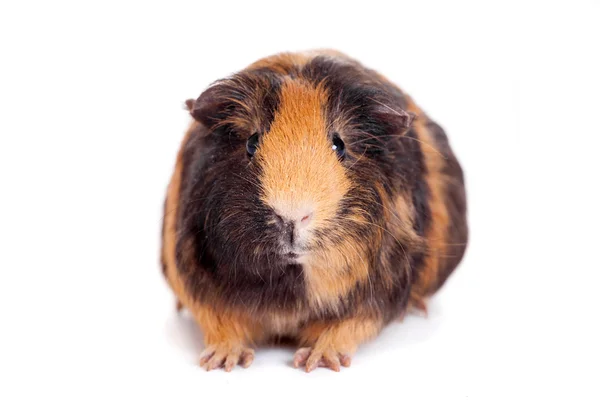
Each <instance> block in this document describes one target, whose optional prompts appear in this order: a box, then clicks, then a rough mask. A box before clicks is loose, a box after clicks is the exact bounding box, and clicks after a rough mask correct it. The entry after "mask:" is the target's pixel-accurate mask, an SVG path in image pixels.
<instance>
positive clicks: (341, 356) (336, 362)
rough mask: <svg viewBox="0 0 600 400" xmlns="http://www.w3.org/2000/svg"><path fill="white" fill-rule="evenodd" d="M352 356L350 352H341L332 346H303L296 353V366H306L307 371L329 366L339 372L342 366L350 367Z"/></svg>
mask: <svg viewBox="0 0 600 400" xmlns="http://www.w3.org/2000/svg"><path fill="white" fill-rule="evenodd" d="M351 361H352V357H351V356H350V354H348V353H340V352H338V351H336V350H335V349H334V348H332V347H320V346H316V347H314V348H312V347H302V348H300V349H298V350H297V351H296V354H294V367H295V368H298V367H300V366H305V370H306V372H310V371H313V370H315V369H316V368H317V367H327V368H329V369H332V370H334V371H336V372H339V370H340V366H344V367H349V366H350V362H351Z"/></svg>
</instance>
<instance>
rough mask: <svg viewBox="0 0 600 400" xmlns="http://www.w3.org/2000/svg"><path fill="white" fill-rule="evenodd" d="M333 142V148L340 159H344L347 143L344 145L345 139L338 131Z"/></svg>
mask: <svg viewBox="0 0 600 400" xmlns="http://www.w3.org/2000/svg"><path fill="white" fill-rule="evenodd" d="M332 142H333V144H332V145H331V149H332V150H333V151H335V152H336V153H337V155H338V157H339V158H340V159H343V158H344V155H345V154H346V145H344V141H343V140H342V139H341V138H340V136H339V135H338V134H337V133H335V134H334V135H333V140H332Z"/></svg>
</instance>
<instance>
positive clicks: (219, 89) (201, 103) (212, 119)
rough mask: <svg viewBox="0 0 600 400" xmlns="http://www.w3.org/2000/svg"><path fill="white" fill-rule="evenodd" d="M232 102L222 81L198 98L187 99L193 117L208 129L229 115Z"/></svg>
mask: <svg viewBox="0 0 600 400" xmlns="http://www.w3.org/2000/svg"><path fill="white" fill-rule="evenodd" d="M230 103H231V100H230V99H229V96H227V95H226V93H225V88H224V87H223V85H222V84H220V83H216V84H214V85H212V86H211V87H209V88H208V89H206V90H205V91H204V92H203V93H202V94H201V95H200V97H198V99H197V100H188V101H186V105H187V107H188V109H189V111H190V114H191V115H192V117H194V119H195V120H196V121H198V122H200V123H201V124H202V125H204V126H205V127H207V128H208V129H212V128H213V127H214V126H215V125H216V124H217V123H219V122H220V121H223V120H224V119H225V118H226V117H227V115H228V112H229V111H230V110H229V108H230V107H229V104H230Z"/></svg>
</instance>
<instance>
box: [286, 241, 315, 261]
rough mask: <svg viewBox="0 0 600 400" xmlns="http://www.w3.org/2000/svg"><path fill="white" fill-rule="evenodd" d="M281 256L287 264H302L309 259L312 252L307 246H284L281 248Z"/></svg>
mask: <svg viewBox="0 0 600 400" xmlns="http://www.w3.org/2000/svg"><path fill="white" fill-rule="evenodd" d="M279 254H280V256H281V257H282V258H283V259H284V260H286V261H287V262H291V263H295V264H302V262H304V261H306V260H307V259H308V256H309V255H310V251H309V249H308V248H307V247H305V246H301V245H290V244H282V245H281V246H280V248H279Z"/></svg>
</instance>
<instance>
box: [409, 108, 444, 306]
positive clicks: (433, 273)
mask: <svg viewBox="0 0 600 400" xmlns="http://www.w3.org/2000/svg"><path fill="white" fill-rule="evenodd" d="M407 100H408V111H410V112H412V113H414V114H415V115H416V116H417V117H416V118H415V121H414V123H413V127H414V130H415V132H416V133H417V137H418V139H419V141H420V145H421V151H422V152H423V157H424V160H425V166H426V168H427V172H428V173H427V176H426V181H427V185H428V186H429V190H430V196H431V197H430V200H429V207H430V209H431V219H432V221H431V224H430V225H429V229H428V230H427V232H426V237H427V243H428V249H427V255H426V257H425V259H424V262H423V264H424V265H423V269H422V270H421V273H420V275H419V276H418V277H417V280H416V282H415V284H414V285H413V290H412V293H411V299H412V302H411V303H412V304H413V306H414V307H416V308H418V309H422V308H423V305H422V298H423V297H425V296H428V295H430V294H431V292H432V291H433V290H435V287H436V286H437V283H438V282H437V281H438V275H439V270H440V268H441V267H442V266H441V260H442V259H443V258H444V257H445V254H446V241H447V238H446V236H447V232H448V224H449V222H450V217H449V215H448V209H447V207H446V204H445V202H444V198H445V191H446V185H445V179H446V178H445V175H444V174H443V168H444V158H443V156H442V155H441V154H440V152H439V151H438V150H437V146H436V144H435V141H434V139H433V137H432V136H431V133H430V132H429V130H428V129H427V128H426V126H425V125H424V120H425V119H426V116H425V114H424V113H423V112H422V111H421V110H420V109H419V107H417V105H416V104H415V103H414V102H413V101H412V100H411V99H410V98H409V97H408V96H407Z"/></svg>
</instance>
